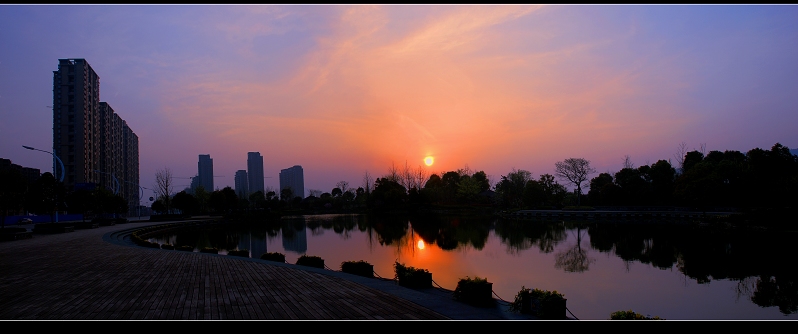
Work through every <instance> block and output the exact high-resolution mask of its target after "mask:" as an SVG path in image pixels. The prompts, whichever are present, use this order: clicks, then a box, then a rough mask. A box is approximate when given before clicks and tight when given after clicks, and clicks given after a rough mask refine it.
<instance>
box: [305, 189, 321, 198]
mask: <svg viewBox="0 0 798 334" xmlns="http://www.w3.org/2000/svg"><path fill="white" fill-rule="evenodd" d="M308 193H309V194H310V195H308V196H313V197H316V198H319V197H321V194H322V192H321V190H318V189H310V190H308Z"/></svg>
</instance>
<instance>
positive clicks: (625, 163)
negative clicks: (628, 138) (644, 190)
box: [623, 154, 635, 169]
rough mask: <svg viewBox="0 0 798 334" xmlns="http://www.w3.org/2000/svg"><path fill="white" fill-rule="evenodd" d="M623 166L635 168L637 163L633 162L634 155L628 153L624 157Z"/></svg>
mask: <svg viewBox="0 0 798 334" xmlns="http://www.w3.org/2000/svg"><path fill="white" fill-rule="evenodd" d="M623 168H630V169H634V168H635V164H634V163H633V162H632V157H630V156H629V155H628V154H627V155H626V156H625V157H623Z"/></svg>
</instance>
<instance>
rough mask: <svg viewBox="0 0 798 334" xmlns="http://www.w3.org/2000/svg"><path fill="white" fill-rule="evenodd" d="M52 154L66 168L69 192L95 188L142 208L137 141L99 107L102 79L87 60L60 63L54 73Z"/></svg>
mask: <svg viewBox="0 0 798 334" xmlns="http://www.w3.org/2000/svg"><path fill="white" fill-rule="evenodd" d="M53 153H54V154H55V155H57V156H58V157H59V158H60V159H61V161H62V162H63V163H64V168H65V169H66V173H65V174H64V185H65V186H66V188H67V189H68V190H74V189H75V186H76V185H78V184H81V185H86V184H96V185H98V186H100V187H102V188H106V189H119V195H120V196H122V197H123V198H125V199H126V200H127V201H128V203H129V204H130V207H135V206H138V205H139V196H140V193H139V191H140V188H139V139H138V136H137V135H136V134H135V133H134V132H133V130H131V129H130V127H129V126H128V125H127V122H125V121H124V120H123V119H122V118H121V117H119V115H118V114H117V113H115V112H114V110H113V109H112V108H111V106H110V105H108V103H106V102H100V77H99V76H98V75H97V73H95V72H94V70H93V69H92V68H91V66H90V65H89V63H88V62H86V60H85V59H80V58H75V59H71V58H70V59H59V60H58V70H57V71H53ZM57 168H59V169H60V167H57ZM61 172H62V171H60V170H57V172H56V173H61ZM54 176H56V178H60V176H61V175H60V174H58V175H54ZM117 186H118V188H117Z"/></svg>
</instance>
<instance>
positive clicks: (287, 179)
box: [280, 165, 305, 198]
mask: <svg viewBox="0 0 798 334" xmlns="http://www.w3.org/2000/svg"><path fill="white" fill-rule="evenodd" d="M286 188H290V189H291V191H292V192H293V194H294V197H297V196H299V197H302V198H305V174H304V171H303V170H302V166H299V165H295V166H294V167H290V168H286V169H283V170H281V171H280V191H281V192H282V190H283V189H286Z"/></svg>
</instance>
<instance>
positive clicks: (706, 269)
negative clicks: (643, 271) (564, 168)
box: [588, 223, 798, 314]
mask: <svg viewBox="0 0 798 334" xmlns="http://www.w3.org/2000/svg"><path fill="white" fill-rule="evenodd" d="M588 234H589V235H590V244H591V246H592V247H593V248H594V249H596V250H599V251H601V252H612V253H614V254H615V255H617V256H618V257H620V258H621V259H623V260H624V261H629V262H631V261H637V262H640V263H646V264H651V265H652V266H654V267H656V268H660V269H670V268H673V267H676V268H677V269H678V270H679V271H680V272H681V273H683V274H684V275H685V276H686V277H688V278H690V279H693V280H695V281H696V282H698V283H699V284H704V283H709V282H711V281H712V280H720V279H727V280H733V281H737V282H738V287H737V295H738V297H739V296H745V297H747V298H750V299H751V301H753V302H754V303H755V304H757V305H759V306H762V307H771V306H777V307H778V308H779V310H780V311H781V312H782V313H785V314H790V313H795V312H798V280H797V278H798V274H795V273H794V269H793V266H792V265H791V263H792V262H793V261H794V259H795V257H796V255H798V254H797V253H798V251H796V249H795V248H794V247H793V246H791V245H792V243H793V242H794V239H795V237H796V235H795V234H794V233H780V234H775V233H769V232H763V231H750V230H733V229H714V228H702V227H696V226H692V225H674V224H670V225H668V224H632V223H629V224H614V223H596V224H593V225H592V226H591V227H590V228H589V230H588Z"/></svg>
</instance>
